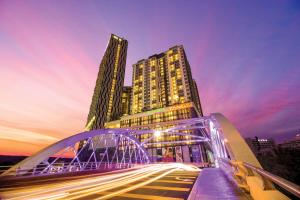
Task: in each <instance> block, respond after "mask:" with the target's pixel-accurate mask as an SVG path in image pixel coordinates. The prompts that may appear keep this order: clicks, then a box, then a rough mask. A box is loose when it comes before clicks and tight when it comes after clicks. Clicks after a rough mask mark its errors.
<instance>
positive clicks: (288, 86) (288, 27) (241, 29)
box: [0, 0, 300, 155]
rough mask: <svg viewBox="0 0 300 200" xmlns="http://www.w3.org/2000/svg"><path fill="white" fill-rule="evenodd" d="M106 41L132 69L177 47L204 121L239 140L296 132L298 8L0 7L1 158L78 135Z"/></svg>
mask: <svg viewBox="0 0 300 200" xmlns="http://www.w3.org/2000/svg"><path fill="white" fill-rule="evenodd" d="M111 33H114V34H117V35H119V36H121V37H123V38H126V39H127V40H128V42H129V46H128V55H127V64H126V66H127V67H126V77H125V85H131V75H132V74H131V73H132V64H134V63H135V62H137V61H138V60H140V59H143V58H147V57H149V56H150V55H153V54H155V53H160V52H162V51H165V50H167V49H168V48H169V47H172V46H174V45H178V44H182V45H183V46H184V48H185V51H186V53H187V57H188V60H189V62H190V65H191V70H192V75H193V78H194V79H195V80H196V82H197V84H198V89H199V94H200V98H201V103H202V107H203V110H204V113H205V115H209V114H210V113H214V112H220V113H222V114H224V115H225V116H226V117H227V118H228V119H229V120H231V121H232V123H233V124H234V125H235V126H236V127H237V128H238V130H240V132H241V133H242V135H243V136H244V137H254V136H259V137H262V138H267V137H272V138H275V139H276V141H279V142H280V141H283V140H285V139H288V138H292V137H293V136H294V135H295V134H296V133H299V132H300V1H298V0H267V1H266V0H252V1H237V0H233V1H227V0H219V1H215V0H207V1H206V0H197V1H196V0H195V1H192V0H189V1H183V0H182V1H176V0H172V1H171V0H163V1H160V0H157V1H155V0H153V1H139V0H135V1H134V0H132V1H131V0H128V1H126V0H120V1H91V0H87V1H84V0H76V1H69V0H60V1H57V0H51V1H50V0H48V1H47V0H44V1H31V0H27V1H19V0H0V154H2V155H31V154H32V153H34V152H36V151H38V150H40V149H41V148H43V147H45V146H47V145H49V144H51V143H54V142H56V141H58V140H60V139H62V138H65V137H67V136H70V135H73V134H75V133H79V132H82V131H83V129H84V125H85V123H86V118H87V114H88V110H89V106H90V103H91V98H92V94H93V90H94V86H95V82H96V76H97V72H98V68H99V63H100V61H101V58H102V56H103V53H104V51H105V48H106V45H107V43H108V39H109V36H110V34H111Z"/></svg>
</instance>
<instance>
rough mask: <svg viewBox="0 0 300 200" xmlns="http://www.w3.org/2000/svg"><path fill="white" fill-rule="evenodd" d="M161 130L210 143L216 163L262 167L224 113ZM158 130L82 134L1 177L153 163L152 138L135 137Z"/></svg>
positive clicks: (23, 163)
mask: <svg viewBox="0 0 300 200" xmlns="http://www.w3.org/2000/svg"><path fill="white" fill-rule="evenodd" d="M171 123H174V122H171ZM187 129H188V130H192V129H197V130H199V131H198V132H200V133H201V135H190V134H189V135H187V134H186V133H184V132H182V131H183V130H187ZM159 130H160V132H161V133H162V134H174V135H180V136H186V137H187V138H189V139H188V141H189V142H205V143H207V144H208V147H209V148H210V149H211V151H212V152H213V157H214V158H213V159H214V161H215V163H216V165H218V161H219V160H220V159H231V160H236V161H242V162H248V163H250V164H252V165H254V166H256V167H259V168H261V166H260V164H259V162H258V160H257V159H256V157H255V155H254V154H253V153H252V151H251V150H250V148H249V147H248V145H247V144H246V142H245V141H244V139H243V138H242V136H241V135H240V133H239V132H238V130H237V129H236V128H235V127H234V126H233V125H232V124H231V123H230V122H229V120H228V119H226V117H224V116H223V115H222V114H220V113H214V114H211V115H210V116H208V117H201V118H192V119H186V120H178V121H176V122H175V123H174V124H173V126H172V127H171V128H167V129H163V130H161V129H159ZM155 131H157V130H149V129H148V130H134V129H130V128H127V129H124V128H119V129H99V130H93V131H86V132H82V133H78V134H76V135H73V136H70V137H68V138H65V139H63V140H61V141H58V142H56V143H54V144H52V145H50V146H48V147H46V148H44V149H42V150H41V151H39V152H37V153H36V154H34V155H32V156H30V157H28V158H26V159H25V160H23V161H21V162H19V163H17V164H16V165H14V166H13V167H11V168H10V169H8V170H6V171H5V172H4V173H2V174H1V176H8V175H13V176H14V175H26V174H31V175H36V174H45V173H56V172H67V171H74V170H76V171H77V170H85V169H97V168H99V167H101V166H105V167H119V168H122V167H131V166H133V165H134V164H147V163H150V161H151V158H150V157H149V155H148V153H147V150H146V149H145V147H147V145H149V143H148V142H149V141H150V140H151V139H152V138H150V139H149V140H147V141H143V143H140V142H139V140H138V139H137V138H136V137H135V136H138V135H141V134H143V133H154V132H155ZM80 141H85V144H83V146H82V148H78V143H79V142H80ZM97 141H102V146H103V148H102V152H101V151H100V152H99V151H97V150H96V149H95V145H99V144H97ZM103 141H104V142H103ZM108 141H110V142H108ZM111 141H113V142H114V143H111ZM179 142H183V141H179ZM109 143H110V144H109ZM76 144H77V146H76ZM120 144H121V145H120ZM64 151H72V152H73V155H74V156H73V157H71V158H70V159H69V162H67V163H65V164H62V166H61V165H59V164H58V163H59V161H60V159H61V157H60V154H62V155H63V153H64ZM84 151H89V153H88V154H87V157H86V158H85V162H82V161H81V157H82V156H81V155H82V154H81V153H82V152H84ZM49 158H51V159H49ZM64 162H65V161H64Z"/></svg>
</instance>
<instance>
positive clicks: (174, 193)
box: [0, 163, 199, 200]
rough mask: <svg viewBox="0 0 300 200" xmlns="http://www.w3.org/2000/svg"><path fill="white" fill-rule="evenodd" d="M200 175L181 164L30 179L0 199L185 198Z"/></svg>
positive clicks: (1, 192) (1, 193)
mask: <svg viewBox="0 0 300 200" xmlns="http://www.w3.org/2000/svg"><path fill="white" fill-rule="evenodd" d="M198 174H199V169H197V168H196V167H193V166H190V165H185V164H181V163H169V164H151V165H147V166H143V167H137V168H136V169H134V170H124V171H119V172H116V173H108V174H102V175H86V176H81V177H80V178H76V179H73V178H61V179H59V178H58V179H57V180H53V179H49V180H43V181H38V180H33V181H32V182H26V184H24V183H22V184H17V183H16V184H15V185H12V186H11V187H5V188H2V189H0V196H1V198H3V199H14V200H20V199H22V200H23V199H35V200H37V199H39V200H44V199H70V200H73V199H74V200H75V199H118V200H122V199H124V200H127V199H156V200H159V199H160V200H164V199H166V200H167V199H168V200H180V199H186V198H187V197H188V195H189V193H190V190H191V188H192V186H193V183H194V181H195V179H196V178H197V176H198Z"/></svg>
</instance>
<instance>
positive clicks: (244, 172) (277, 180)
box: [220, 159, 300, 198]
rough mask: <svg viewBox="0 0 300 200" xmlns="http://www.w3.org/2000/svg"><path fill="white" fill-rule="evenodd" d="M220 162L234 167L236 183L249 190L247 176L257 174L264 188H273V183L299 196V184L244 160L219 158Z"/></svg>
mask: <svg viewBox="0 0 300 200" xmlns="http://www.w3.org/2000/svg"><path fill="white" fill-rule="evenodd" d="M220 160H221V161H222V162H224V163H226V164H229V165H231V166H232V167H233V168H234V175H235V176H236V178H237V180H239V181H240V182H239V181H238V185H239V186H240V187H242V188H244V189H246V190H248V191H249V187H248V186H247V181H246V177H247V176H259V177H260V178H261V179H262V181H263V186H264V190H268V189H275V187H274V184H276V185H277V186H279V187H280V188H282V189H284V190H285V191H287V192H289V193H291V194H293V195H294V196H296V197H298V198H300V186H298V185H296V184H294V183H292V182H290V181H288V180H286V179H284V178H281V177H279V176H276V175H274V174H272V173H270V172H268V171H265V170H263V169H261V168H258V167H255V166H253V165H251V164H249V163H246V162H239V161H232V160H228V159H220Z"/></svg>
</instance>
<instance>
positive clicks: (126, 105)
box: [121, 86, 132, 116]
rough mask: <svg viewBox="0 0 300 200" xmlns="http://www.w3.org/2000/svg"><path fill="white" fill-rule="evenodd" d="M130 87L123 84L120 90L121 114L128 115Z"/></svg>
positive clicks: (129, 109)
mask: <svg viewBox="0 0 300 200" xmlns="http://www.w3.org/2000/svg"><path fill="white" fill-rule="evenodd" d="M131 95H132V87H130V86H124V87H123V90H122V100H121V102H122V116H123V115H130V112H131Z"/></svg>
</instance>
